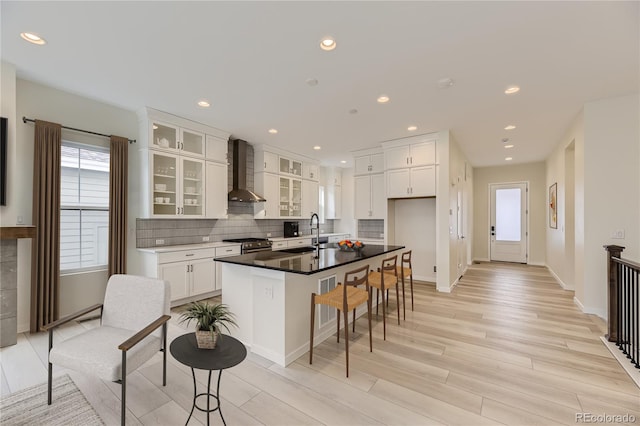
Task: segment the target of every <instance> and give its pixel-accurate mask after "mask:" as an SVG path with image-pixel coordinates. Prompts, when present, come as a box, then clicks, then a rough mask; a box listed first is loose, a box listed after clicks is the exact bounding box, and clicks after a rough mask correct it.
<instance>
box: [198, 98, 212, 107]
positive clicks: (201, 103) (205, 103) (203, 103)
mask: <svg viewBox="0 0 640 426" xmlns="http://www.w3.org/2000/svg"><path fill="white" fill-rule="evenodd" d="M198 106H199V107H200V108H209V107H210V106H211V104H210V103H209V101H207V100H206V99H201V100H199V101H198Z"/></svg>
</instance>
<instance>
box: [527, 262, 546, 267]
mask: <svg viewBox="0 0 640 426" xmlns="http://www.w3.org/2000/svg"><path fill="white" fill-rule="evenodd" d="M527 265H531V266H543V267H547V268H548V266H547V264H546V263H544V262H527Z"/></svg>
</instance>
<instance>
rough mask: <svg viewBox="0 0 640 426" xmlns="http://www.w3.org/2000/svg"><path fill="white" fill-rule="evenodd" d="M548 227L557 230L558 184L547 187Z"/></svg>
mask: <svg viewBox="0 0 640 426" xmlns="http://www.w3.org/2000/svg"><path fill="white" fill-rule="evenodd" d="M549 227H550V228H553V229H558V183H554V184H553V185H551V186H550V187H549Z"/></svg>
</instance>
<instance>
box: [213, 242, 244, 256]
mask: <svg viewBox="0 0 640 426" xmlns="http://www.w3.org/2000/svg"><path fill="white" fill-rule="evenodd" d="M239 254H240V246H239V245H238V246H228V247H218V248H217V249H216V257H226V256H237V255H239Z"/></svg>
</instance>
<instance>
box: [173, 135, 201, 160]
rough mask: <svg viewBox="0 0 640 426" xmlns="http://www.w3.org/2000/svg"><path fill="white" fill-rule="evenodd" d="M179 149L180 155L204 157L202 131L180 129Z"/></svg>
mask: <svg viewBox="0 0 640 426" xmlns="http://www.w3.org/2000/svg"><path fill="white" fill-rule="evenodd" d="M179 142H180V150H181V151H182V155H191V156H195V157H200V158H204V147H205V143H204V142H205V136H204V133H199V132H195V131H193V130H188V129H180V141H179Z"/></svg>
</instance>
